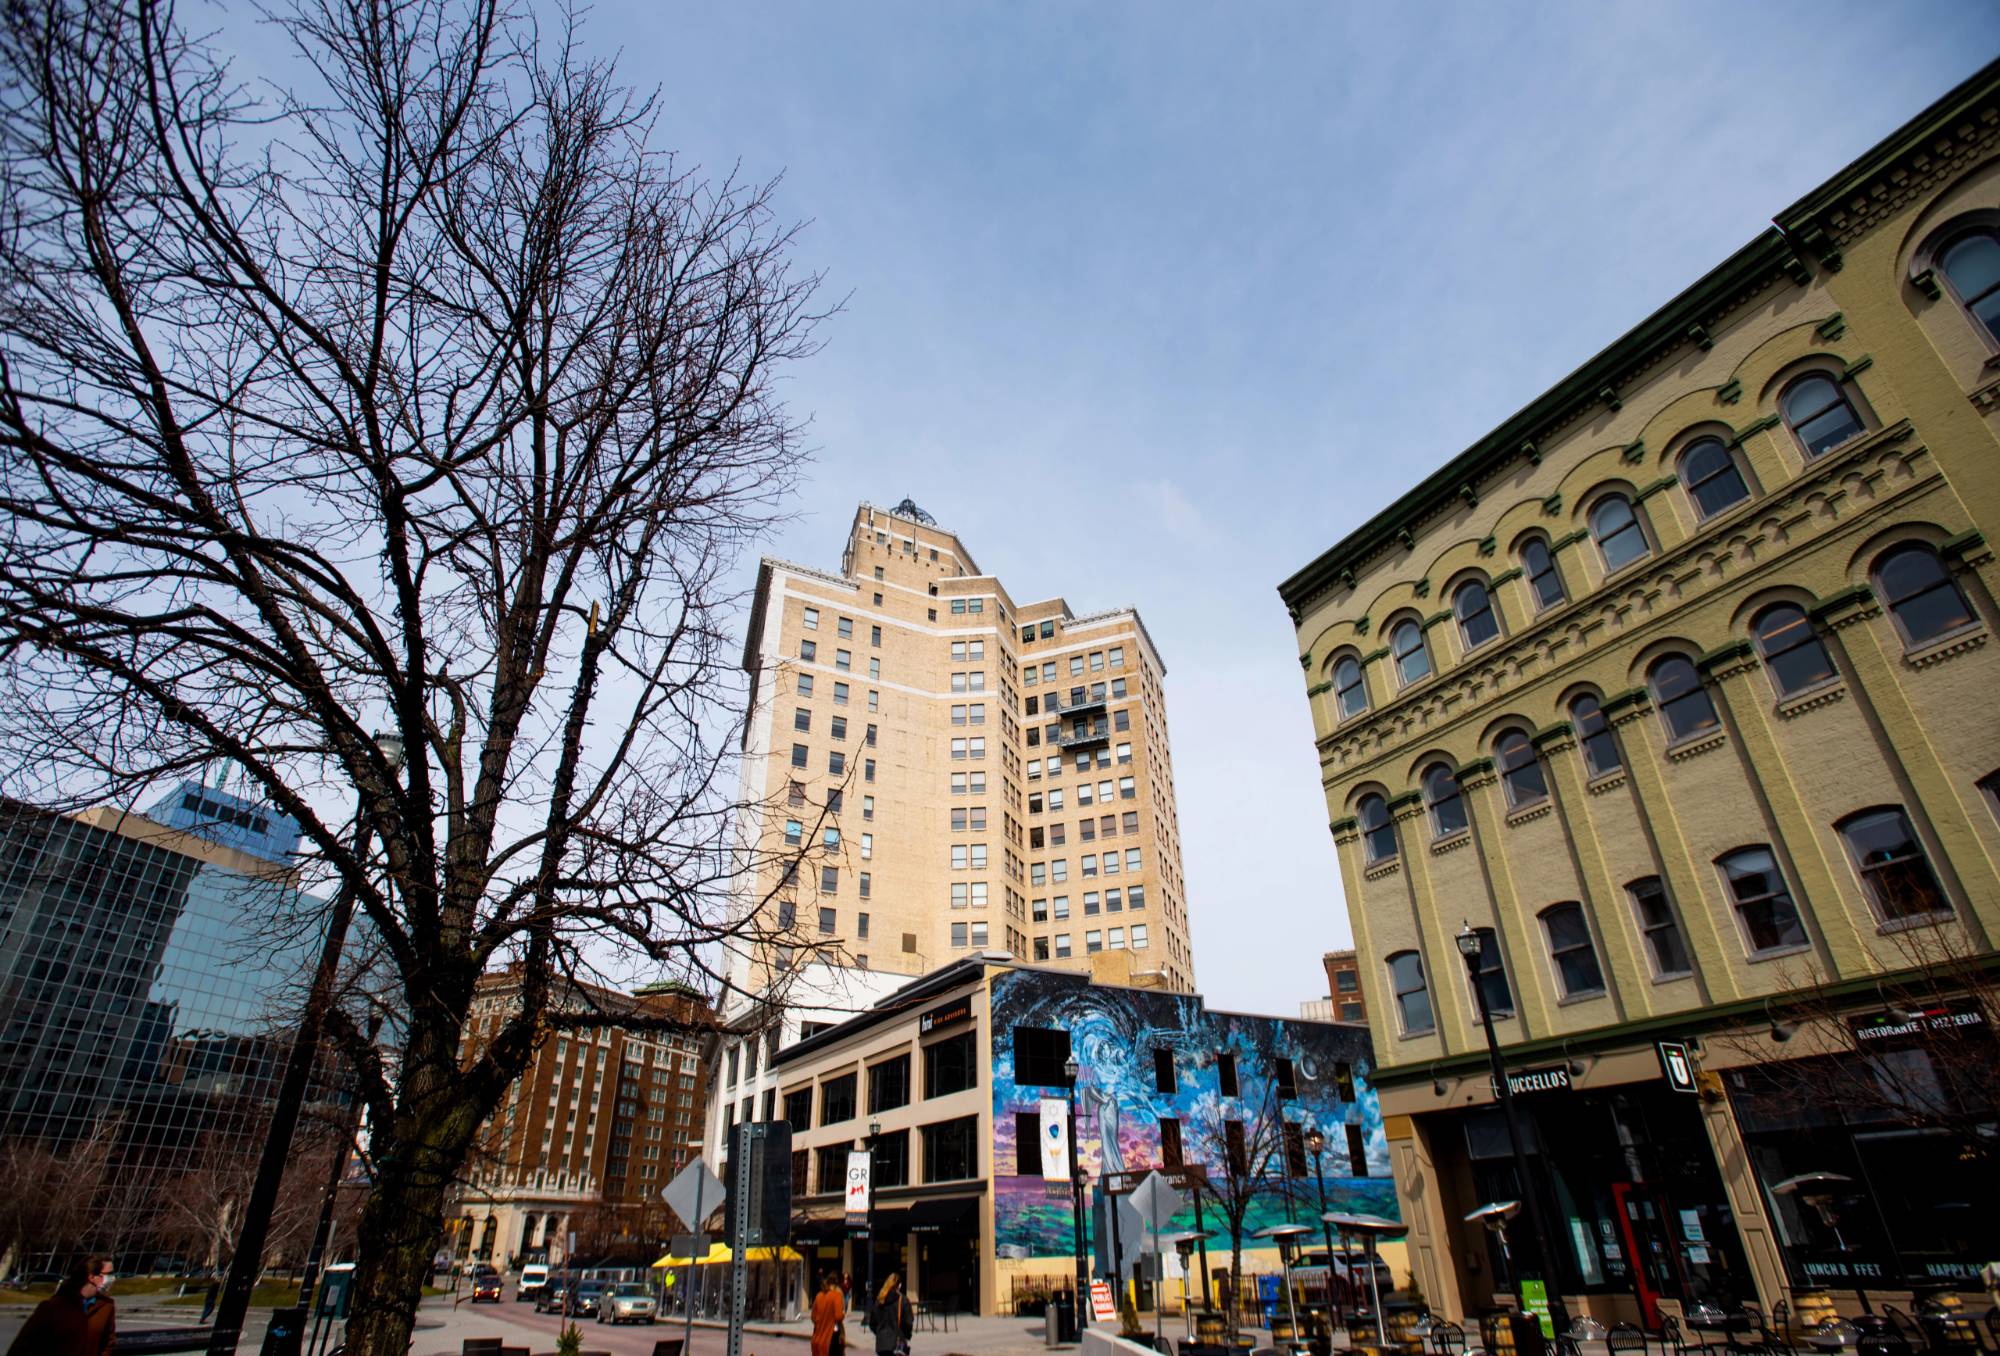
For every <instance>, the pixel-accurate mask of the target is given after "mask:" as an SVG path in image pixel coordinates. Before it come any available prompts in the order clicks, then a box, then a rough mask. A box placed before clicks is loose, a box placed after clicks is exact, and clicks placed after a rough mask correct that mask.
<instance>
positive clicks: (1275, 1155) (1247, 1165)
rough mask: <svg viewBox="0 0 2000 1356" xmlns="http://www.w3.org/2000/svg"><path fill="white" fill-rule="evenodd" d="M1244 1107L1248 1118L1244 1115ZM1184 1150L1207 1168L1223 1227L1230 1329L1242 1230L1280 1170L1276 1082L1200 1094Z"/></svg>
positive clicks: (1235, 1311)
mask: <svg viewBox="0 0 2000 1356" xmlns="http://www.w3.org/2000/svg"><path fill="white" fill-rule="evenodd" d="M1245 1112H1247V1113H1248V1115H1249V1119H1247V1120H1246V1119H1244V1113H1245ZM1185 1133H1186V1142H1187V1146H1188V1147H1187V1149H1186V1150H1185V1151H1184V1152H1187V1153H1188V1154H1189V1156H1190V1157H1192V1158H1193V1159H1194V1160H1195V1161H1197V1162H1200V1163H1201V1164H1202V1165H1203V1166H1204V1167H1205V1168H1206V1169H1207V1170H1208V1185H1207V1187H1206V1188H1205V1189H1206V1190H1207V1192H1208V1194H1209V1196H1210V1198H1211V1199H1212V1200H1214V1202H1215V1206H1216V1208H1217V1209H1218V1210H1220V1211H1221V1212H1222V1220H1223V1224H1224V1225H1225V1226H1226V1227H1227V1228H1228V1230H1229V1294H1230V1301H1229V1304H1228V1306H1227V1309H1226V1312H1227V1313H1228V1316H1229V1323H1230V1330H1231V1331H1232V1332H1233V1331H1235V1325H1236V1323H1237V1321H1238V1319H1239V1317H1240V1314H1241V1309H1242V1305H1243V1234H1244V1230H1245V1228H1246V1227H1247V1225H1248V1223H1249V1218H1250V1210H1251V1207H1252V1206H1253V1205H1254V1204H1255V1202H1256V1200H1257V1197H1258V1196H1259V1195H1260V1194H1261V1193H1263V1192H1266V1191H1269V1190H1271V1189H1272V1188H1273V1187H1274V1186H1275V1185H1276V1184H1277V1182H1278V1179H1279V1176H1280V1174H1281V1173H1283V1171H1284V1167H1285V1163H1284V1152H1285V1139H1284V1136H1285V1125H1284V1120H1283V1113H1282V1107H1281V1105H1280V1103H1279V1101H1278V1089H1277V1084H1276V1083H1274V1082H1267V1083H1266V1084H1265V1086H1264V1090H1263V1094H1262V1095H1261V1096H1260V1097H1258V1098H1257V1099H1255V1100H1251V1099H1248V1098H1243V1099H1236V1098H1232V1099H1227V1100H1225V1099H1222V1098H1217V1097H1212V1096H1210V1097H1204V1098H1203V1099H1202V1100H1201V1101H1200V1102H1199V1103H1197V1104H1196V1106H1195V1108H1194V1114H1193V1115H1192V1116H1191V1117H1190V1118H1189V1129H1188V1131H1186V1132H1185Z"/></svg>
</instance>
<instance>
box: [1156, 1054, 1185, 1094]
mask: <svg viewBox="0 0 2000 1356" xmlns="http://www.w3.org/2000/svg"><path fill="white" fill-rule="evenodd" d="M1179 1088H1180V1080H1179V1079H1178V1078H1177V1077H1175V1075H1174V1052H1173V1048H1172V1047H1171V1046H1166V1045H1156V1046H1154V1047H1153V1091H1154V1092H1157V1093H1162V1094H1165V1095H1167V1096H1172V1095H1173V1093H1174V1092H1176V1091H1177V1090H1178V1089H1179Z"/></svg>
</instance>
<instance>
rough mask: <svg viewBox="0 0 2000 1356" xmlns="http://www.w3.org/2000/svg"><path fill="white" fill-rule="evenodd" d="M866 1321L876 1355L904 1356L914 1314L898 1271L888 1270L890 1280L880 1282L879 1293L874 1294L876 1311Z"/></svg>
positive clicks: (907, 1347)
mask: <svg viewBox="0 0 2000 1356" xmlns="http://www.w3.org/2000/svg"><path fill="white" fill-rule="evenodd" d="M868 1324H869V1326H870V1327H872V1328H873V1329H874V1330H875V1356H904V1354H905V1353H907V1352H908V1351H909V1349H910V1336H911V1334H912V1333H914V1332H915V1331H916V1313H915V1311H914V1310H913V1309H912V1308H911V1306H910V1297H909V1296H908V1295H905V1294H904V1293H903V1277H902V1274H901V1273H900V1272H894V1271H892V1272H890V1273H889V1279H888V1280H886V1281H884V1282H882V1293H881V1294H879V1295H877V1296H876V1297H875V1312H874V1313H873V1314H872V1315H870V1317H869V1319H868Z"/></svg>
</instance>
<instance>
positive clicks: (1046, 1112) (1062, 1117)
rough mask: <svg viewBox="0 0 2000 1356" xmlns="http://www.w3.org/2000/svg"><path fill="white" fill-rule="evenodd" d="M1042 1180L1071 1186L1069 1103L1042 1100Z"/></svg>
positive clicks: (1054, 1098)
mask: <svg viewBox="0 0 2000 1356" xmlns="http://www.w3.org/2000/svg"><path fill="white" fill-rule="evenodd" d="M1042 1180H1043V1181H1045V1182H1061V1183H1062V1184H1063V1185H1064V1186H1067V1185H1069V1103H1068V1102H1066V1101H1064V1100H1063V1099H1062V1098H1060V1097H1044V1098H1042Z"/></svg>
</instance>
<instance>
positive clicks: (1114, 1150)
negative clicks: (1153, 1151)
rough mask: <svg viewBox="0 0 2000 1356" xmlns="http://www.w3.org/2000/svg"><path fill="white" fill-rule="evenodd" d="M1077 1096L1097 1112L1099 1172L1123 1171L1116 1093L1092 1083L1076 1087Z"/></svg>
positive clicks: (1123, 1163)
mask: <svg viewBox="0 0 2000 1356" xmlns="http://www.w3.org/2000/svg"><path fill="white" fill-rule="evenodd" d="M1077 1097H1078V1098H1079V1099H1080V1100H1081V1101H1082V1102H1083V1103H1084V1105H1085V1106H1087V1107H1089V1108H1090V1109H1092V1110H1093V1111H1095V1112H1096V1113H1097V1134H1098V1140H1099V1144H1098V1153H1099V1156H1100V1158H1101V1161H1102V1166H1101V1168H1100V1169H1099V1171H1101V1172H1105V1173H1113V1172H1123V1171H1125V1150H1124V1149H1122V1148H1121V1147H1119V1144H1118V1094H1117V1093H1115V1092H1113V1091H1111V1090H1110V1089H1109V1088H1101V1087H1098V1086H1097V1085H1096V1084H1094V1083H1090V1084H1085V1085H1084V1086H1083V1087H1081V1088H1078V1089H1077Z"/></svg>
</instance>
